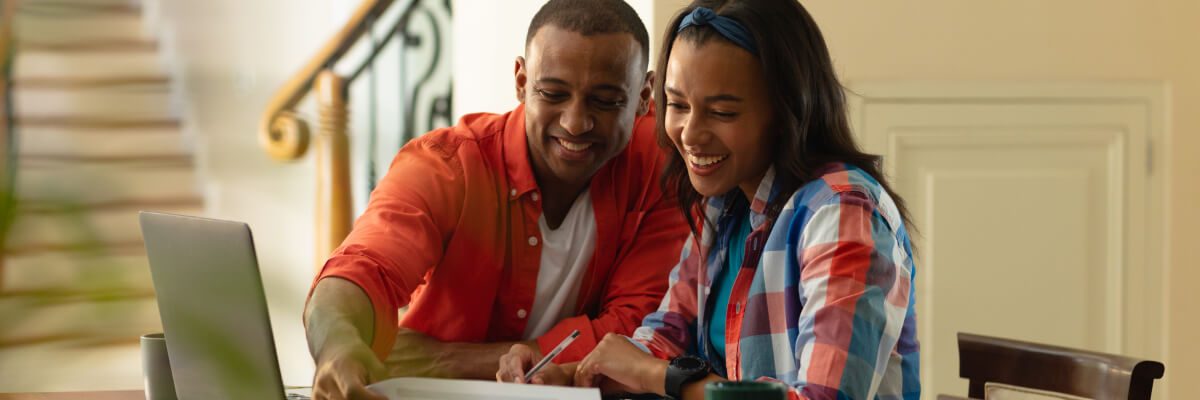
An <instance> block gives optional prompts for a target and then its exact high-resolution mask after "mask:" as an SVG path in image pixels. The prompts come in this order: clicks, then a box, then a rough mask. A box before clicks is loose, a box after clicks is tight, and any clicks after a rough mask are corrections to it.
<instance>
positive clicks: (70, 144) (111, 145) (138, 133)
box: [16, 121, 191, 157]
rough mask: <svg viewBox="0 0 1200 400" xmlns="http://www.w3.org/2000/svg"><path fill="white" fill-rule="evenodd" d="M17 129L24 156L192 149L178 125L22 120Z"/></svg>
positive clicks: (124, 154)
mask: <svg viewBox="0 0 1200 400" xmlns="http://www.w3.org/2000/svg"><path fill="white" fill-rule="evenodd" d="M21 122H22V125H21V126H20V127H18V129H17V130H16V135H17V138H18V139H19V140H18V146H19V149H18V151H19V152H20V153H21V155H22V157H41V156H56V155H74V156H85V157H130V156H144V155H162V156H165V155H173V156H185V155H189V154H191V150H190V149H189V148H188V146H187V145H186V144H185V141H184V139H183V137H182V134H181V133H180V132H179V129H176V128H167V129H160V128H144V129H130V128H117V129H112V128H93V129H88V128H72V127H56V126H30V125H28V124H25V123H24V122H26V121H21Z"/></svg>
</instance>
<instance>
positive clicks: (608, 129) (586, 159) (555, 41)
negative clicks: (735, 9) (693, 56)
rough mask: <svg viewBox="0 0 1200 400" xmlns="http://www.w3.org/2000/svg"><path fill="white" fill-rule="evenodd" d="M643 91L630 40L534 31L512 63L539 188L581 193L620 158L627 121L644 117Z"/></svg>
mask: <svg viewBox="0 0 1200 400" xmlns="http://www.w3.org/2000/svg"><path fill="white" fill-rule="evenodd" d="M650 83H651V80H650V76H649V74H647V73H646V71H645V60H642V55H641V47H640V45H639V44H638V42H637V41H636V40H634V38H633V35H630V34H627V33H613V34H599V35H592V36H583V35H581V34H579V33H575V32H571V31H567V30H564V29H562V28H559V27H557V26H554V25H546V26H544V27H542V28H541V29H539V30H538V32H537V33H536V34H535V35H534V37H533V40H531V41H530V42H529V45H528V46H527V47H526V49H525V57H524V58H522V57H517V63H516V84H517V98H518V99H519V100H520V101H521V102H522V103H524V104H525V135H526V137H527V139H528V141H529V158H530V161H531V162H532V163H533V167H534V168H533V169H534V172H535V173H536V174H537V177H538V181H539V184H541V185H543V186H545V185H547V184H555V183H558V184H566V185H583V184H584V183H586V182H587V181H588V180H589V179H591V177H592V175H593V174H595V173H596V171H597V170H598V169H600V166H602V165H604V163H605V162H608V160H610V159H612V158H613V157H615V156H616V155H617V154H619V153H620V152H621V151H622V150H624V149H625V145H627V144H628V143H629V138H630V136H631V135H632V132H633V123H634V118H635V117H636V116H638V115H641V114H645V113H646V111H647V109H648V106H649V99H650V93H651V92H650Z"/></svg>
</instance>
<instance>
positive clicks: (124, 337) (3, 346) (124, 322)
mask: <svg viewBox="0 0 1200 400" xmlns="http://www.w3.org/2000/svg"><path fill="white" fill-rule="evenodd" d="M96 295H98V296H99V297H96V298H95V299H94V300H97V301H65V302H63V301H58V300H55V298H56V297H59V296H56V295H48V294H43V295H41V296H36V297H35V296H28V295H20V296H14V295H11V294H3V295H0V316H2V317H3V318H4V319H5V322H6V323H5V325H4V326H3V327H0V351H3V354H4V356H3V357H0V360H2V361H0V369H2V370H3V371H5V373H3V374H0V376H2V377H4V378H0V379H4V380H7V379H9V378H8V377H10V376H12V374H13V372H14V371H17V370H28V369H30V368H47V369H46V370H42V371H38V372H39V374H38V375H34V376H33V377H44V376H49V375H57V374H62V373H64V372H65V371H64V370H66V369H69V368H64V367H66V366H67V365H71V364H72V363H73V362H80V363H88V365H87V367H88V368H92V369H95V370H96V371H95V372H93V373H92V374H83V375H78V376H75V378H82V377H91V376H94V375H95V374H97V373H99V374H102V375H103V374H107V373H105V372H101V371H99V370H100V369H103V368H105V367H109V366H117V365H116V364H115V363H105V362H98V361H101V360H97V359H89V358H90V357H89V355H88V354H87V353H90V352H91V351H100V350H103V349H110V350H113V349H129V348H130V346H132V350H133V351H132V355H133V357H132V358H133V359H132V360H128V359H125V358H124V357H120V356H118V357H115V358H116V359H120V360H121V361H122V362H129V361H132V363H130V364H128V365H126V366H125V367H124V368H122V369H131V370H133V371H137V370H140V368H138V365H140V364H139V363H137V361H136V354H137V351H136V349H137V343H138V337H139V336H141V335H142V334H146V333H152V332H162V323H161V322H160V319H159V316H158V305H157V302H156V301H155V299H154V295H153V292H148V291H141V290H129V291H126V292H124V293H108V294H103V293H96ZM85 297H87V296H85ZM89 344H90V345H89ZM114 344H115V345H114ZM55 345H57V346H66V347H69V348H74V349H75V350H76V351H75V352H71V355H72V356H73V357H71V358H70V359H58V360H56V361H59V362H66V364H62V365H57V366H55V365H53V364H51V365H39V364H38V363H36V362H35V361H36V360H43V359H44V358H47V356H49V355H48V354H43V355H41V356H40V357H38V356H34V357H31V355H33V354H29V353H25V356H17V354H20V352H19V350H17V349H36V348H38V347H42V348H45V347H43V346H55ZM14 353H17V354H14ZM109 353H110V354H107V355H106V357H104V358H114V357H113V356H114V355H113V354H111V352H109ZM14 358H16V360H13V359H14ZM12 361H17V362H19V363H21V364H23V365H22V366H21V367H20V368H13V367H14V365H11V364H9V363H11V362H12ZM39 380H40V379H39ZM16 383H17V382H11V381H10V382H4V384H3V385H0V387H4V389H5V390H14V389H15V388H14V387H13V386H10V385H11V384H16ZM136 383H137V381H134V384H136ZM135 387H136V386H135ZM126 388H128V387H126ZM54 389H55V390H65V388H61V387H56V388H54Z"/></svg>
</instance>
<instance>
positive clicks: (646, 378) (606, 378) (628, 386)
mask: <svg viewBox="0 0 1200 400" xmlns="http://www.w3.org/2000/svg"><path fill="white" fill-rule="evenodd" d="M666 374H667V361H666V360H660V359H657V358H655V357H654V356H652V355H650V354H649V353H646V352H644V351H642V350H641V349H639V348H637V346H634V344H633V343H631V342H630V341H629V339H627V338H625V337H624V336H621V335H617V334H612V333H610V334H608V335H605V336H604V339H603V340H601V341H600V343H599V344H597V345H596V348H595V349H594V350H592V352H591V354H588V355H587V357H585V358H584V359H583V361H582V362H580V363H579V366H578V367H577V368H576V369H575V377H574V381H575V386H585V387H599V388H600V391H601V392H603V393H605V394H616V393H654V394H658V395H664V394H665V391H664V390H663V383H664V380H665V379H666Z"/></svg>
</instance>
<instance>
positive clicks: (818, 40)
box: [654, 0, 911, 233]
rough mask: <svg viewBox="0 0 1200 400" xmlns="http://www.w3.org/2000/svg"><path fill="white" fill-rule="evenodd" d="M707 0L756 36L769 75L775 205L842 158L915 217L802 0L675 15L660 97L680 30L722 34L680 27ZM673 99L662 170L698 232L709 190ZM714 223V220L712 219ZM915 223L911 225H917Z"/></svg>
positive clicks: (768, 0)
mask: <svg viewBox="0 0 1200 400" xmlns="http://www.w3.org/2000/svg"><path fill="white" fill-rule="evenodd" d="M697 7H706V8H709V9H711V10H713V11H714V12H715V13H716V14H717V15H721V16H725V17H729V18H732V19H734V20H737V21H738V22H740V23H741V24H742V25H743V26H745V27H746V29H747V30H749V31H750V34H751V35H752V36H753V38H754V41H755V44H756V46H757V49H758V61H759V65H760V66H761V67H762V72H763V77H764V79H766V80H767V82H768V85H767V88H768V93H769V96H770V97H771V98H770V104H771V107H772V108H773V109H774V110H775V113H774V114H775V120H774V121H773V122H772V123H771V127H772V128H771V129H772V132H774V133H773V139H774V140H775V141H776V143H775V145H774V146H771V148H772V149H774V150H773V151H774V153H773V154H771V157H772V161H771V165H773V166H774V167H775V175H776V179H778V182H780V188H779V189H780V191H779V193H781V195H780V196H777V197H776V198H775V199H774V200H773V201H772V202H771V204H768V205H767V207H768V210H773V211H774V212H778V210H780V209H782V208H783V205H784V203H786V202H787V201H788V198H789V197H791V195H790V194H791V193H793V192H795V191H796V190H797V189H799V188H800V186H802V185H804V184H805V183H807V182H809V181H811V180H812V179H815V178H817V177H816V176H813V175H814V171H816V170H817V168H820V167H821V166H822V165H825V164H827V163H830V162H843V163H847V164H850V165H854V166H856V167H858V168H861V169H862V170H864V171H866V172H867V173H868V174H870V175H871V177H873V178H875V180H877V181H879V183H880V184H881V185H883V188H884V189H885V190H887V192H888V194H889V195H890V196H891V197H892V199H893V200H894V201H895V203H896V206H897V208H899V209H900V213H901V216H902V218H903V219H904V222H905V225H909V214H908V208H907V207H906V206H905V205H904V200H903V199H901V198H900V196H899V195H897V194H896V193H895V192H894V191H893V190H892V187H891V185H889V184H888V183H887V180H886V179H885V177H884V176H883V173H882V171H881V169H880V166H879V161H880V157H879V156H876V155H872V154H867V153H864V152H862V151H861V150H859V149H858V145H857V144H855V142H854V137H853V134H852V133H851V131H850V123H849V120H848V119H847V116H846V95H845V92H844V88H843V87H842V84H841V83H840V82H838V78H837V75H836V74H835V73H834V70H833V62H832V61H831V60H830V57H829V49H828V48H827V47H826V46H825V38H824V37H823V36H822V35H821V30H820V29H818V28H817V23H816V22H815V21H813V19H812V17H811V16H810V15H809V14H808V11H806V10H805V9H804V7H803V6H801V5H800V3H799V2H798V1H796V0H696V1H693V2H692V4H690V5H688V6H687V7H686V8H684V9H683V10H680V11H679V13H677V14H675V16H674V17H672V18H671V23H670V24H668V25H667V31H666V32H664V34H663V44H662V47H661V49H662V50H661V53H660V54H659V57H658V68H657V69H656V70H657V71H658V74H657V77H656V78H655V86H654V101H655V103H657V104H660V105H661V104H666V93H665V92H664V85H665V82H666V77H667V74H666V71H667V62H668V61H669V58H670V56H671V48H672V46H673V45H674V43H675V39H676V38H677V37H678V38H680V39H682V40H687V41H690V42H692V43H695V44H697V45H699V44H703V43H706V42H708V41H709V40H713V39H714V38H717V40H726V39H724V38H723V37H721V36H720V35H719V34H718V33H717V32H716V31H714V30H713V29H712V28H711V27H709V26H706V25H701V26H690V27H688V28H685V29H683V31H681V32H676V28H677V27H678V26H679V22H680V20H682V19H683V17H684V16H685V15H687V14H689V13H691V12H692V10H693V9H695V8H697ZM666 110H667V107H657V118H658V121H659V122H660V123H659V124H658V128H657V131H658V142H659V145H660V146H662V147H663V148H664V149H666V151H667V166H666V169H665V171H664V173H663V177H662V186H663V191H664V193H674V194H675V195H676V196H677V197H678V199H679V207H680V210H681V211H683V213H684V215H685V217H686V218H687V221H688V225H689V226H690V227H691V228H692V232H693V233H698V229H697V228H698V227H697V225H696V222H697V218H696V217H697V216H699V217H701V218H703V216H704V213H703V207H702V204H703V201H704V198H703V196H701V195H700V193H698V192H696V190H695V188H693V187H692V184H691V182H690V181H689V180H688V174H687V165H686V164H685V163H684V160H683V157H681V156H680V155H679V152H678V150H676V149H675V146H674V144H673V143H672V142H671V140H670V138H668V137H667V132H666V128H665V126H664V125H665V124H663V123H661V122H662V121H666V118H665V117H666ZM705 222H706V223H709V224H711V223H712V221H705ZM910 229H911V228H910Z"/></svg>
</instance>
